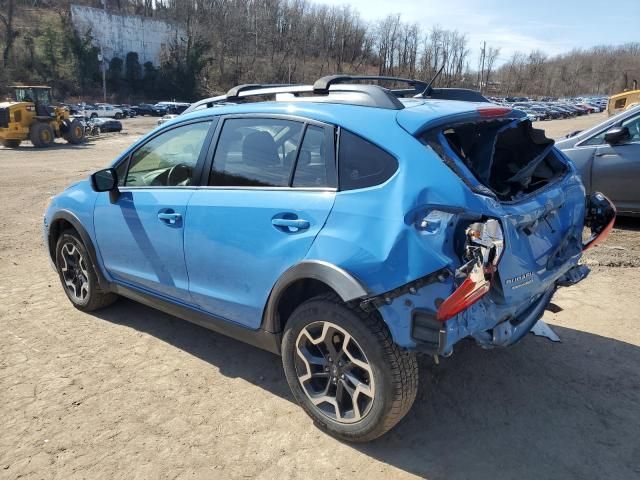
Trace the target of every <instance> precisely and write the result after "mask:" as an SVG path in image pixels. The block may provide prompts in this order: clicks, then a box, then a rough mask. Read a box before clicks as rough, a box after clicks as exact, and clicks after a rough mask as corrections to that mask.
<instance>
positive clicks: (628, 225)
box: [615, 217, 640, 232]
mask: <svg viewBox="0 0 640 480" xmlns="http://www.w3.org/2000/svg"><path fill="white" fill-rule="evenodd" d="M615 228H619V229H621V230H631V231H633V232H638V231H640V217H617V218H616V223H615Z"/></svg>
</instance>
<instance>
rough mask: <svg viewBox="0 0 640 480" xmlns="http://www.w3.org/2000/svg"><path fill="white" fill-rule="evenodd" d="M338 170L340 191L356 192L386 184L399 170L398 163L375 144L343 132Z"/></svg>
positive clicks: (341, 132)
mask: <svg viewBox="0 0 640 480" xmlns="http://www.w3.org/2000/svg"><path fill="white" fill-rule="evenodd" d="M338 169H339V177H340V190H354V189H356V188H366V187H372V186H374V185H380V184H381V183H384V182H386V181H387V180H388V179H389V178H391V176H392V175H393V174H394V173H395V171H396V170H397V169H398V161H397V160H396V159H395V158H394V157H393V156H391V155H389V154H388V153H387V152H385V151H384V150H382V149H381V148H379V147H377V146H375V145H374V144H373V143H371V142H368V141H367V140H365V139H363V138H360V137H359V136H357V135H354V134H353V133H351V132H348V131H346V130H341V131H340V150H339V158H338Z"/></svg>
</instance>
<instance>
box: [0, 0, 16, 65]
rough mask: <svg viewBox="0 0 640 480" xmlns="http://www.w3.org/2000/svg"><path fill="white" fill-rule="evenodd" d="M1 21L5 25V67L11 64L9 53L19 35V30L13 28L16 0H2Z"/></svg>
mask: <svg viewBox="0 0 640 480" xmlns="http://www.w3.org/2000/svg"><path fill="white" fill-rule="evenodd" d="M0 7H1V8H0V12H6V13H0V23H2V25H3V26H4V49H3V50H2V65H3V66H4V68H6V67H7V65H8V64H9V54H10V52H11V48H12V47H13V43H14V42H15V40H16V38H17V37H18V32H17V31H16V30H15V29H14V28H13V17H14V13H15V7H16V2H15V0H2V1H0Z"/></svg>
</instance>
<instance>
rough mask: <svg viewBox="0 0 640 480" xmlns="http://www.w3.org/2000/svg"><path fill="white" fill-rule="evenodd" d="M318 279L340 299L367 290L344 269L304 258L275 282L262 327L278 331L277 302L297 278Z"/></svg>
mask: <svg viewBox="0 0 640 480" xmlns="http://www.w3.org/2000/svg"><path fill="white" fill-rule="evenodd" d="M304 279H313V280H319V281H321V282H323V283H324V284H326V285H327V286H329V287H331V288H332V289H333V290H334V291H335V292H336V293H337V294H338V295H339V296H340V298H341V299H342V301H343V302H349V301H351V300H355V299H358V298H364V297H366V296H367V295H368V292H367V290H366V289H365V288H364V286H363V285H362V284H361V283H360V281H358V280H357V279H356V278H355V277H354V276H353V275H351V274H350V273H349V272H347V271H346V270H344V269H342V268H340V267H338V266H336V265H333V264H332V263H329V262H324V261H322V260H304V261H302V262H300V263H298V264H296V265H294V266H293V267H290V268H289V269H288V270H286V271H285V272H284V273H283V274H282V275H281V276H280V278H279V279H278V281H277V282H276V283H275V285H274V286H273V288H272V289H271V293H270V294H269V298H268V300H267V305H266V307H265V309H264V314H263V322H262V324H263V327H262V328H263V329H264V330H266V331H267V332H272V333H278V332H279V330H280V327H279V324H278V303H279V301H280V298H281V297H282V294H283V293H284V292H285V291H286V289H287V287H289V286H290V285H291V284H293V283H294V282H296V281H298V280H304Z"/></svg>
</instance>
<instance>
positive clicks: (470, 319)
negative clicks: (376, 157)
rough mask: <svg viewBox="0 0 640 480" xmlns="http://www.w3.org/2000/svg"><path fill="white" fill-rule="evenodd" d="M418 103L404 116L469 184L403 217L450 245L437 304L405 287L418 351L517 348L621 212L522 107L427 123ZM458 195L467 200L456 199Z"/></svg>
mask: <svg viewBox="0 0 640 480" xmlns="http://www.w3.org/2000/svg"><path fill="white" fill-rule="evenodd" d="M411 110H413V111H411ZM419 110H420V108H419V107H418V108H415V109H406V110H405V111H404V112H401V113H400V114H399V115H398V123H399V124H400V126H401V127H403V128H404V129H405V130H406V131H407V132H409V133H410V134H411V135H412V136H414V137H415V138H416V139H417V140H418V141H419V142H420V143H421V144H422V146H423V149H424V155H425V157H426V156H429V157H431V158H430V160H432V159H433V156H435V157H437V158H438V160H439V161H440V162H442V163H444V164H445V165H446V166H447V167H448V168H449V169H450V170H451V171H452V172H453V173H454V174H455V175H456V177H458V179H459V181H460V182H462V183H463V184H464V186H465V188H464V189H463V190H461V191H457V192H452V194H451V197H450V198H448V199H447V198H441V199H439V202H440V204H439V205H429V204H426V205H422V206H421V207H419V208H417V210H416V211H415V212H413V213H412V214H411V215H410V217H411V218H410V219H409V221H408V222H407V223H410V224H413V225H414V228H416V229H417V230H419V231H421V233H422V234H423V235H425V236H428V235H429V232H431V234H435V233H436V232H439V233H440V235H441V238H442V239H444V241H445V243H448V245H446V246H444V247H443V248H442V249H441V252H439V253H444V254H445V255H447V256H448V259H449V261H448V263H447V264H446V265H443V266H442V267H441V268H440V269H438V270H437V271H436V272H434V273H433V274H432V276H429V278H432V280H433V281H432V282H428V283H429V285H427V286H426V287H424V290H429V289H430V292H429V293H428V294H426V295H425V297H431V298H434V297H435V300H434V301H433V302H432V303H431V304H430V302H429V301H421V300H419V299H416V295H418V296H419V295H420V292H419V291H418V289H415V288H414V289H413V291H412V292H410V293H409V294H404V293H403V294H402V296H403V298H402V299H401V300H402V301H404V302H405V304H406V305H408V303H407V302H413V303H414V304H415V305H414V308H412V310H411V317H412V318H411V337H412V339H413V340H414V341H415V343H416V347H417V348H418V349H419V350H422V351H425V352H427V353H432V354H439V355H444V356H447V355H449V354H451V352H452V351H453V345H454V344H455V343H456V342H457V341H459V340H460V339H462V338H465V337H472V338H474V339H475V340H476V342H477V343H479V344H480V345H481V346H483V347H485V348H492V347H505V346H509V345H513V344H515V343H516V342H518V341H519V340H521V339H522V338H523V337H524V336H525V335H526V334H527V333H528V332H529V331H530V330H531V328H532V327H533V326H534V325H535V324H536V323H537V322H538V321H539V319H540V318H541V317H542V315H543V313H544V311H545V309H546V307H547V306H548V304H549V302H550V301H551V298H552V297H553V295H554V293H555V291H556V290H557V288H558V287H561V286H570V285H574V284H576V283H578V282H579V281H581V280H582V279H584V278H585V277H586V276H587V274H588V273H589V270H588V268H587V267H586V266H585V265H581V264H580V263H579V261H580V258H581V256H582V253H583V251H584V250H586V249H587V248H589V247H591V246H593V245H594V244H596V243H599V242H601V241H603V240H604V238H606V236H607V235H608V233H609V232H610V230H611V228H612V227H613V222H614V220H615V209H614V208H613V206H612V204H611V203H610V202H609V201H608V200H607V199H606V197H604V196H603V195H602V194H594V195H592V196H590V197H588V198H586V197H585V190H584V187H583V185H582V183H581V181H580V179H579V177H578V176H577V175H576V172H575V170H574V168H573V166H572V164H571V163H570V161H568V160H567V159H566V157H564V155H563V154H562V153H561V152H559V151H558V150H557V149H555V148H554V142H553V140H551V139H549V138H547V137H546V136H545V134H544V132H543V131H542V130H538V129H535V128H534V127H533V126H532V124H531V122H530V120H528V119H527V117H526V116H523V115H522V113H521V112H518V111H515V110H511V109H509V108H503V107H493V106H486V105H478V106H474V107H473V108H469V107H467V110H466V111H462V112H456V114H455V115H450V116H444V117H439V118H437V119H435V120H430V121H427V122H423V123H422V124H421V123H420V119H419ZM405 112H406V113H405ZM460 192H463V194H464V199H462V200H461V199H460V198H454V197H459V196H460ZM461 205H462V206H461ZM585 227H587V228H591V236H590V237H589V239H588V240H586V241H585V240H583V231H584V228H585ZM425 232H426V233H425ZM434 285H437V287H436V286H434ZM423 293H425V292H423ZM412 294H413V298H412ZM384 297H385V296H384V295H383V296H382V298H383V299H384ZM416 300H417V301H416ZM381 303H383V302H381ZM386 303H387V305H388V304H389V302H388V301H387V302H386ZM385 309H386V310H385ZM391 309H392V308H391V307H389V306H382V307H381V312H382V313H383V315H385V314H387V315H389V313H390V312H389V311H390V310H391Z"/></svg>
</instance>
